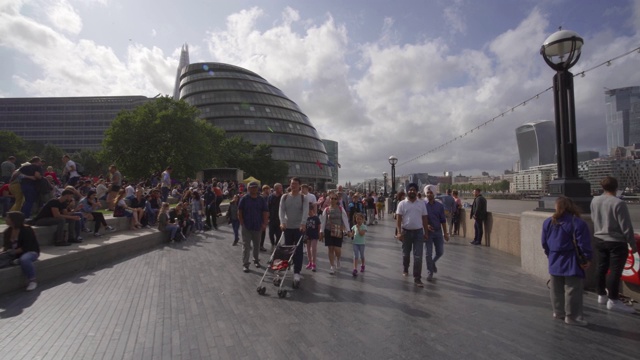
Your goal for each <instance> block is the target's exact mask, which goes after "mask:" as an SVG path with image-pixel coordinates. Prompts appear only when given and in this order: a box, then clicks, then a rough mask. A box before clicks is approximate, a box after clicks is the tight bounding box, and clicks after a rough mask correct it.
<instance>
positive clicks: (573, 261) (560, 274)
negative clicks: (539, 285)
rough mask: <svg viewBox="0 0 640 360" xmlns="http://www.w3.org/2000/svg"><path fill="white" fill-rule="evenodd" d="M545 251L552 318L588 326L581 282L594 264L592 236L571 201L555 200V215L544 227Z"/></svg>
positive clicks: (561, 198) (569, 323)
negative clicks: (547, 260)
mask: <svg viewBox="0 0 640 360" xmlns="http://www.w3.org/2000/svg"><path fill="white" fill-rule="evenodd" d="M542 248H543V249H544V253H545V255H547V258H548V259H549V275H551V282H550V289H551V291H550V294H551V307H552V309H553V318H554V319H559V320H562V319H564V322H565V323H566V324H567V325H578V326H586V325H587V322H586V321H584V319H583V311H582V305H583V302H582V293H583V284H582V283H583V279H584V276H585V274H584V270H585V269H587V268H588V267H589V266H590V265H591V254H592V252H591V235H590V232H589V227H588V226H587V223H586V222H585V221H584V220H582V219H581V218H580V212H579V209H578V208H577V207H576V205H575V204H574V203H573V201H571V199H569V198H567V197H564V196H561V197H559V198H558V199H556V204H555V212H554V213H553V215H552V216H551V217H550V218H548V219H546V220H545V221H544V223H543V224H542Z"/></svg>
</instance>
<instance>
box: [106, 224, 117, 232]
mask: <svg viewBox="0 0 640 360" xmlns="http://www.w3.org/2000/svg"><path fill="white" fill-rule="evenodd" d="M104 229H105V230H107V231H116V228H114V227H113V226H108V225H107V227H106V228H104Z"/></svg>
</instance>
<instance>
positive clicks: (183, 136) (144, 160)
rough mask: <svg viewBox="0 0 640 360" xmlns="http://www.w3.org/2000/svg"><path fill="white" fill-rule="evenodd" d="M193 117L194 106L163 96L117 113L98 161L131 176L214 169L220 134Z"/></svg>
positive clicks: (179, 174) (218, 161)
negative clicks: (161, 171) (167, 171)
mask: <svg viewBox="0 0 640 360" xmlns="http://www.w3.org/2000/svg"><path fill="white" fill-rule="evenodd" d="M197 115H198V109H196V108H195V107H193V106H190V105H189V104H187V103H186V102H184V101H175V100H173V99H171V98H170V97H168V96H165V97H160V98H157V99H155V100H153V101H150V102H148V103H146V104H144V105H142V106H139V107H138V108H136V109H135V110H133V111H122V112H121V113H120V114H118V116H117V117H116V119H115V120H114V121H113V123H112V124H111V126H110V127H109V129H107V131H106V133H105V139H104V141H103V143H102V146H103V151H102V153H101V154H100V158H101V160H102V161H104V162H105V163H114V164H116V165H117V166H118V167H119V168H120V170H121V172H122V173H123V174H126V176H129V177H132V178H145V177H148V176H149V175H150V174H152V173H154V172H158V171H160V170H162V169H164V168H166V167H167V166H168V165H171V166H172V167H173V171H174V172H173V174H172V175H173V177H175V178H181V177H187V176H193V174H195V173H196V172H197V171H199V170H201V169H205V168H211V167H216V166H219V165H221V163H222V162H221V159H220V155H219V154H220V153H221V151H220V145H221V144H222V142H223V141H224V131H222V130H221V129H219V128H216V127H214V126H212V125H211V124H208V123H207V122H205V121H204V120H201V119H198V118H197Z"/></svg>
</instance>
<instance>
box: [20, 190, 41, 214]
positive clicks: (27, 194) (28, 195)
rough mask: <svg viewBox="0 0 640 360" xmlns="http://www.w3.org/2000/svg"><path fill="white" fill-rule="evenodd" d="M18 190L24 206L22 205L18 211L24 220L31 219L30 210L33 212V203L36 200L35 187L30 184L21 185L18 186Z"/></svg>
mask: <svg viewBox="0 0 640 360" xmlns="http://www.w3.org/2000/svg"><path fill="white" fill-rule="evenodd" d="M20 190H22V195H24V204H22V209H21V210H20V211H21V212H22V213H23V214H24V217H25V218H30V217H31V210H33V203H35V202H36V200H38V192H37V191H36V187H35V185H32V184H30V183H22V184H20Z"/></svg>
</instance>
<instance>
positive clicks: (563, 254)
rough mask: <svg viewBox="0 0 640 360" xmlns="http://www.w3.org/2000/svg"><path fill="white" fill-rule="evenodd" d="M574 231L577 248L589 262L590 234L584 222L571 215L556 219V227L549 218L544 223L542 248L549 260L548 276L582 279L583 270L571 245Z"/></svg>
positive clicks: (590, 254)
mask: <svg viewBox="0 0 640 360" xmlns="http://www.w3.org/2000/svg"><path fill="white" fill-rule="evenodd" d="M574 226H575V227H574ZM574 231H575V234H576V243H577V244H578V248H580V250H581V251H582V253H583V254H584V256H585V257H586V258H587V259H589V260H591V256H592V250H591V232H590V231H589V227H588V226H587V223H586V222H584V220H582V219H581V218H579V217H574V216H573V215H571V214H564V215H562V216H561V217H560V218H559V219H558V224H556V225H554V224H553V223H552V222H551V218H548V219H547V220H545V221H544V224H543V225H542V248H543V249H544V253H545V254H546V255H547V257H548V258H549V274H551V275H555V276H578V277H582V278H584V270H582V269H581V268H580V263H579V262H578V257H577V255H576V250H575V247H574V245H573V232H574Z"/></svg>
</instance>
